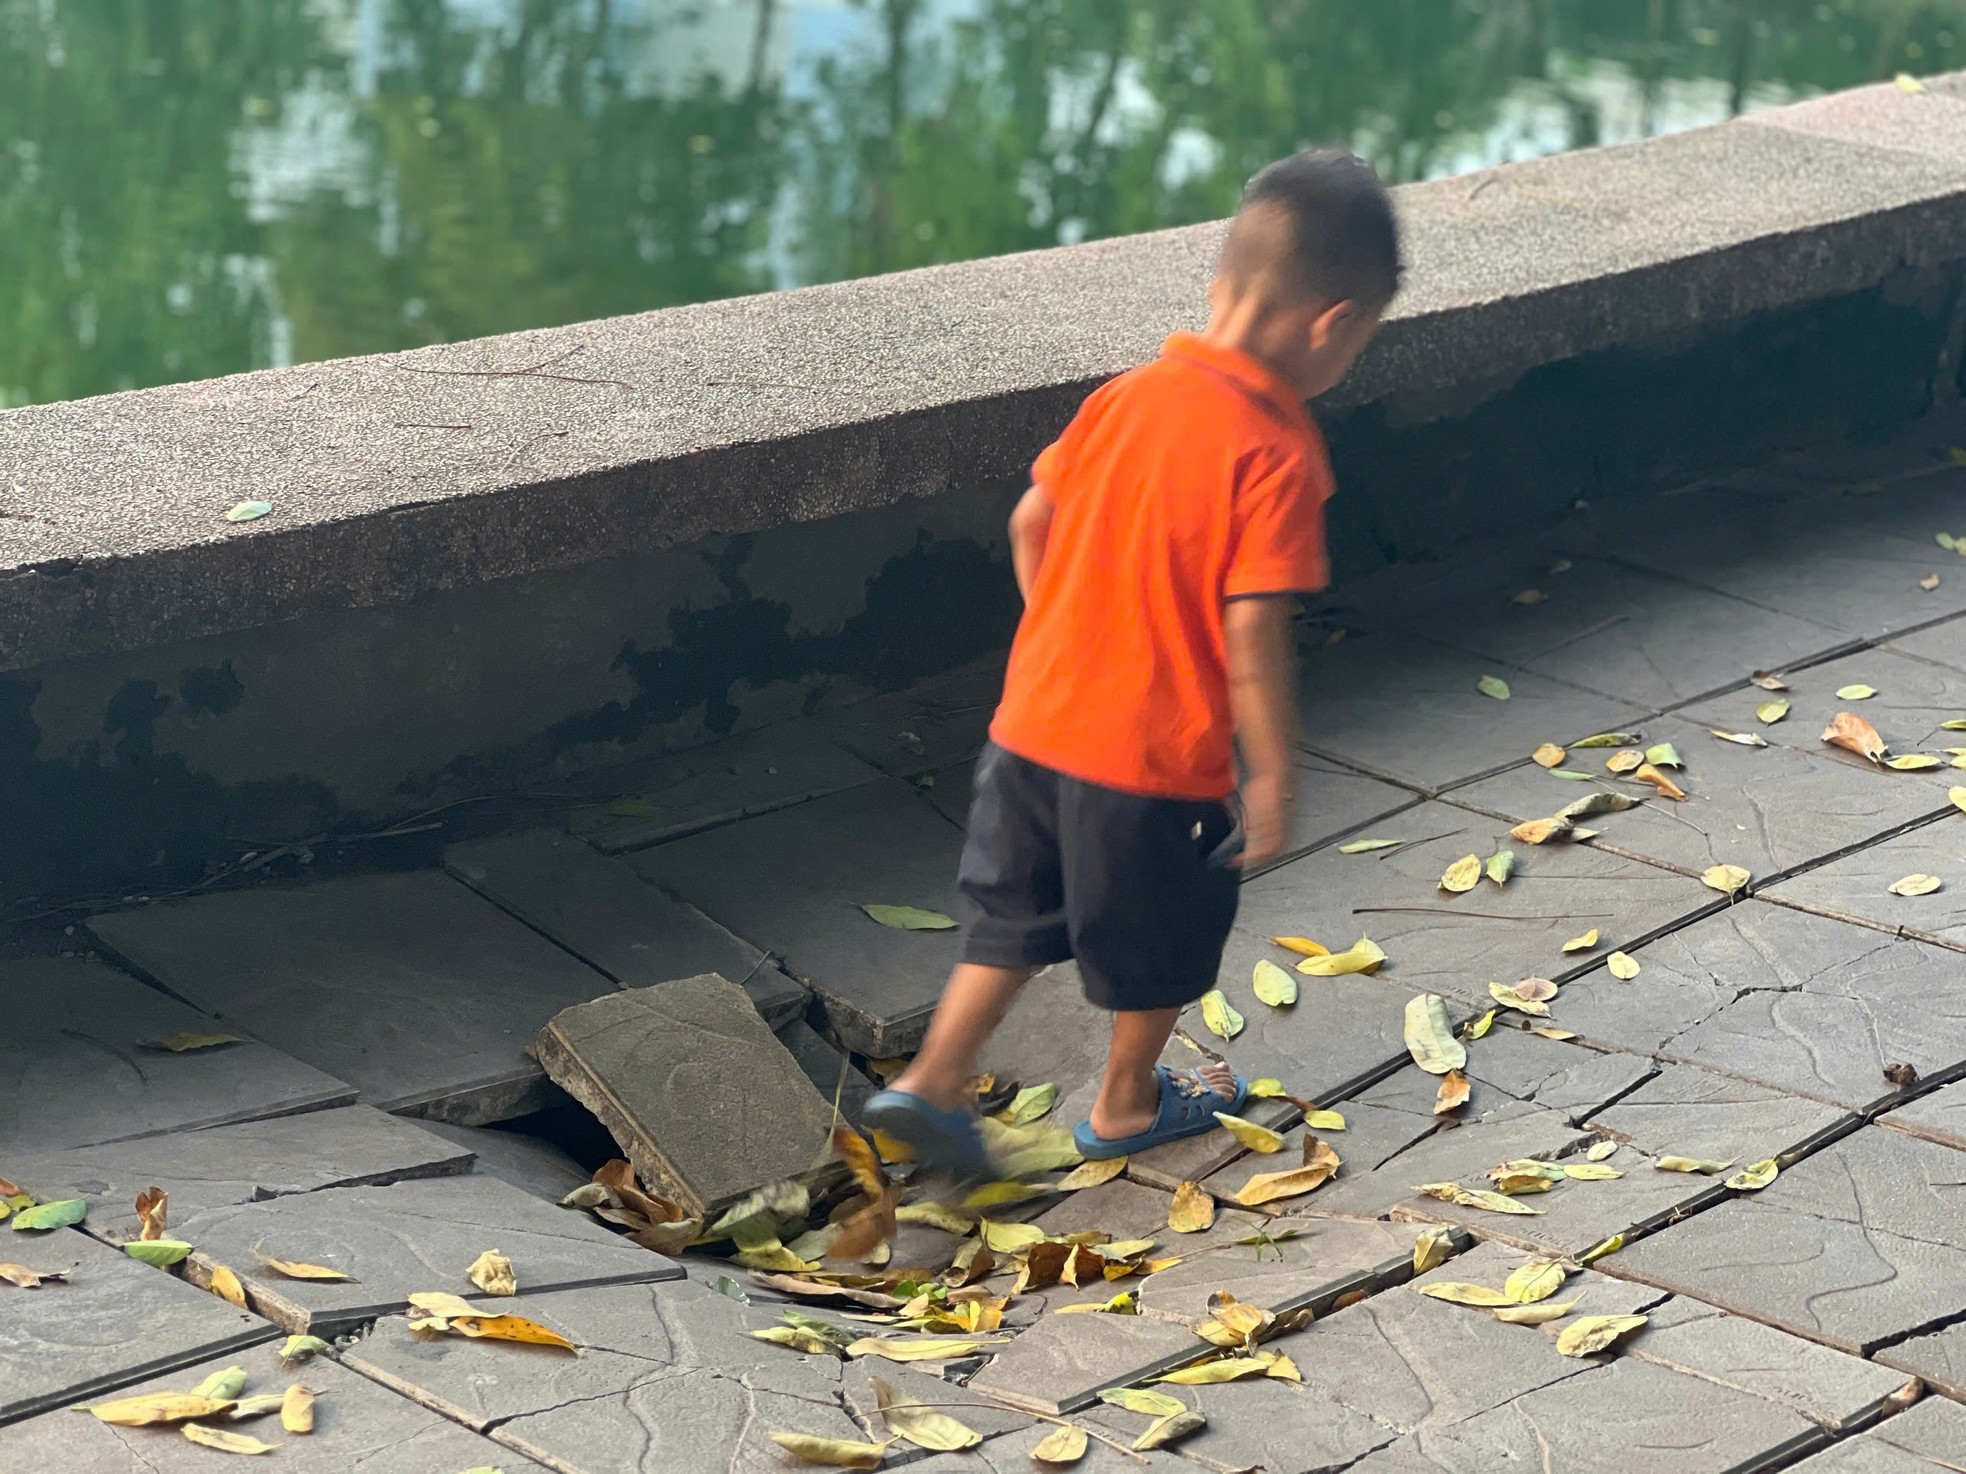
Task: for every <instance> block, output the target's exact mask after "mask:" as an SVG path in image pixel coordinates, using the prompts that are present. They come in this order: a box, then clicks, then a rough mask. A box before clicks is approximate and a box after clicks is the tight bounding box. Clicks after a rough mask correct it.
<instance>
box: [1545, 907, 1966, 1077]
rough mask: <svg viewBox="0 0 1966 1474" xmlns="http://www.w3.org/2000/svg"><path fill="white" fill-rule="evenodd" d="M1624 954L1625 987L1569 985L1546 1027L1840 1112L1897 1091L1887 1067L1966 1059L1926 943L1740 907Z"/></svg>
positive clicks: (1932, 1066) (1955, 970) (1602, 979)
mask: <svg viewBox="0 0 1966 1474" xmlns="http://www.w3.org/2000/svg"><path fill="white" fill-rule="evenodd" d="M1632 955H1633V957H1634V958H1635V959H1636V960H1637V961H1638V963H1639V974H1638V976H1637V977H1635V978H1633V979H1631V980H1630V981H1629V982H1621V981H1619V980H1618V979H1616V978H1613V977H1612V976H1611V975H1610V973H1609V972H1608V971H1605V970H1603V969H1600V970H1598V971H1596V972H1593V973H1591V974H1589V975H1588V976H1587V977H1584V978H1582V979H1580V980H1578V981H1577V982H1574V983H1570V984H1567V985H1566V986H1565V987H1564V989H1563V991H1562V993H1561V994H1560V995H1559V996H1558V998H1557V999H1556V1000H1555V1002H1554V1003H1553V1004H1552V1005H1551V1008H1552V1014H1553V1016H1554V1018H1555V1020H1556V1022H1557V1023H1558V1024H1560V1025H1561V1026H1562V1027H1564V1028H1566V1029H1572V1030H1575V1031H1576V1032H1577V1033H1578V1034H1579V1035H1580V1036H1581V1037H1582V1038H1583V1039H1584V1040H1586V1041H1587V1042H1591V1043H1596V1044H1600V1045H1607V1046H1611V1047H1614V1048H1618V1049H1626V1050H1631V1051H1633V1052H1636V1053H1648V1054H1658V1055H1661V1056H1663V1057H1666V1058H1669V1059H1674V1060H1679V1061H1683V1062H1686V1063H1691V1064H1698V1065H1702V1066H1704V1067H1705V1068H1707V1069H1710V1070H1714V1071H1718V1072H1720V1073H1723V1074H1730V1075H1734V1076H1737V1077H1739V1078H1741V1079H1744V1080H1752V1081H1757V1082H1760V1083H1762V1084H1766V1085H1771V1086H1774V1087H1776V1088H1777V1089H1780V1090H1785V1091H1788V1092H1790V1093H1792V1094H1795V1095H1805V1096H1809V1097H1811V1098H1812V1099H1815V1100H1820V1101H1824V1102H1826V1103H1828V1104H1830V1105H1834V1106H1840V1107H1842V1108H1843V1109H1845V1110H1862V1109H1864V1108H1866V1107H1867V1106H1869V1105H1871V1104H1873V1103H1874V1102H1877V1101H1880V1100H1883V1099H1886V1098H1888V1097H1889V1096H1891V1095H1892V1094H1894V1093H1895V1091H1896V1087H1895V1086H1893V1085H1892V1084H1891V1082H1890V1081H1888V1080H1887V1079H1886V1078H1885V1076H1884V1067H1885V1065H1887V1064H1892V1063H1899V1062H1903V1063H1909V1064H1911V1065H1913V1066H1915V1067H1916V1068H1917V1069H1918V1070H1919V1071H1920V1072H1921V1073H1922V1074H1927V1075H1929V1074H1932V1073H1934V1072H1935V1071H1937V1070H1940V1069H1943V1068H1945V1067H1946V1066H1949V1065H1953V1064H1956V1063H1958V1062H1959V1061H1960V1060H1961V1059H1966V974H1962V972H1961V970H1960V968H1959V967H1958V966H1957V965H1956V964H1955V963H1954V961H1953V959H1952V954H1950V953H1948V952H1945V951H1944V950H1942V949H1940V948H1936V947H1932V946H1928V945H1926V944H1924V943H1920V942H1914V941H1900V940H1898V939H1896V938H1893V937H1889V936H1885V935H1881V934H1880V933H1878V932H1876V931H1872V930H1870V929H1868V928H1864V927H1860V926H1853V925H1851V924H1849V923H1848V922H1842V921H1836V920H1832V919H1829V918H1825V917H1821V916H1813V915H1809V914H1807V913H1805V912H1800V911H1794V910H1791V909H1790V908H1788V907H1783V906H1774V905H1769V904H1767V903H1766V902H1763V901H1756V900H1750V901H1744V902H1741V903H1738V904H1736V905H1733V906H1729V907H1727V908H1725V909H1724V910H1721V911H1719V912H1716V913H1715V914H1714V915H1712V916H1709V917H1706V918H1705V919H1703V920H1700V921H1697V922H1694V923H1693V924H1692V925H1691V926H1687V927H1685V928H1683V929H1681V930H1679V931H1676V932H1674V933H1672V934H1671V935H1669V936H1664V937H1660V938H1659V939H1658V940H1656V941H1653V942H1649V943H1647V944H1646V945H1644V946H1642V947H1639V948H1637V949H1636V950H1635V951H1634V952H1633V954H1632Z"/></svg>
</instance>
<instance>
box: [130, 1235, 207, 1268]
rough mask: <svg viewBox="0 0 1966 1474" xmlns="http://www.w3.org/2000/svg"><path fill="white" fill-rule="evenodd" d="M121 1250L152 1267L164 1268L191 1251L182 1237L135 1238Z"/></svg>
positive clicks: (181, 1259)
mask: <svg viewBox="0 0 1966 1474" xmlns="http://www.w3.org/2000/svg"><path fill="white" fill-rule="evenodd" d="M123 1252H124V1253H125V1254H128V1255H129V1256H130V1257H131V1258H132V1259H135V1260H136V1261H138V1262H139V1263H142V1264H148V1265H149V1266H150V1267H151V1268H153V1269H166V1268H169V1267H170V1266H171V1265H173V1264H178V1263H181V1262H182V1261H183V1260H184V1258H185V1256H186V1255H188V1254H189V1253H190V1252H191V1245H189V1244H187V1243H185V1242H184V1241H183V1240H182V1239H136V1240H133V1241H132V1242H130V1243H127V1244H125V1245H123Z"/></svg>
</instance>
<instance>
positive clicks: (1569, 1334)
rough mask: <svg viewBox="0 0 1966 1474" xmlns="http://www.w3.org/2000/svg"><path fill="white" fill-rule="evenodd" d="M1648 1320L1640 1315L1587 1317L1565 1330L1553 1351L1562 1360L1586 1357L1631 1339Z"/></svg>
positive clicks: (1581, 1317) (1580, 1318)
mask: <svg viewBox="0 0 1966 1474" xmlns="http://www.w3.org/2000/svg"><path fill="white" fill-rule="evenodd" d="M1648 1319H1649V1317H1647V1316H1643V1315H1586V1316H1580V1317H1578V1319H1577V1320H1575V1321H1574V1322H1572V1323H1571V1324H1570V1325H1568V1326H1566V1327H1564V1329H1563V1331H1562V1332H1561V1333H1560V1334H1559V1335H1558V1336H1557V1338H1556V1349H1557V1350H1558V1351H1559V1352H1560V1353H1561V1354H1563V1355H1564V1356H1589V1355H1591V1354H1592V1353H1594V1352H1598V1351H1603V1350H1605V1349H1606V1348H1607V1347H1609V1346H1610V1345H1611V1344H1612V1343H1613V1342H1615V1341H1617V1340H1618V1339H1619V1338H1621V1337H1624V1336H1628V1335H1630V1334H1631V1333H1632V1332H1633V1331H1635V1330H1637V1329H1638V1328H1639V1327H1640V1326H1642V1325H1644V1324H1645V1322H1646V1321H1647V1320H1648Z"/></svg>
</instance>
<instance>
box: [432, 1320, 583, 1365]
mask: <svg viewBox="0 0 1966 1474" xmlns="http://www.w3.org/2000/svg"><path fill="white" fill-rule="evenodd" d="M448 1328H449V1329H450V1330H453V1331H456V1332H457V1333H458V1334H459V1335H462V1336H469V1337H471V1338H472V1339H473V1340H477V1339H481V1338H482V1339H484V1340H487V1341H518V1342H521V1343H523V1344H525V1345H527V1346H557V1347H558V1348H559V1349H560V1350H562V1351H571V1352H573V1353H574V1354H575V1355H576V1356H578V1355H579V1354H580V1352H579V1349H578V1348H577V1347H575V1345H574V1344H573V1342H571V1341H569V1340H568V1339H567V1338H566V1337H565V1336H562V1335H561V1334H560V1333H559V1332H558V1331H554V1330H549V1329H548V1328H547V1327H545V1326H543V1325H541V1324H540V1323H539V1322H538V1321H536V1320H527V1319H526V1318H525V1317H524V1316H522V1315H461V1316H458V1317H456V1318H455V1319H453V1320H452V1321H451V1322H450V1323H449V1327H448Z"/></svg>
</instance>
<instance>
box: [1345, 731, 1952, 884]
mask: <svg viewBox="0 0 1966 1474" xmlns="http://www.w3.org/2000/svg"><path fill="white" fill-rule="evenodd" d="M1962 725H1966V724H1962ZM1405 843H1406V841H1405V840H1403V839H1355V840H1352V841H1351V842H1350V843H1349V844H1341V845H1339V846H1338V853H1339V854H1341V855H1362V854H1364V853H1366V851H1368V850H1389V849H1391V848H1393V846H1395V845H1402V844H1405Z"/></svg>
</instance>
